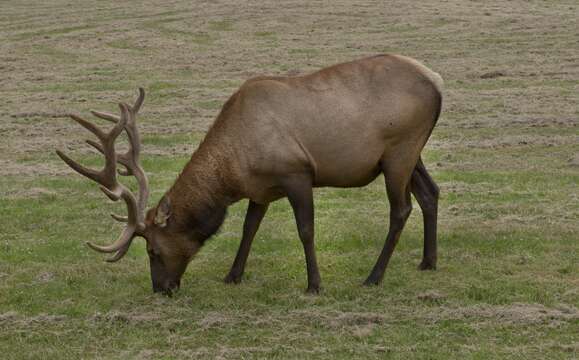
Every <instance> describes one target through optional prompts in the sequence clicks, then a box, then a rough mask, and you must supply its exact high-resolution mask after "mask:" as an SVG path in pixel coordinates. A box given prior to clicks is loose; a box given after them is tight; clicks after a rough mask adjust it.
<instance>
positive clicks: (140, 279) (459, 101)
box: [0, 0, 579, 359]
mask: <svg viewBox="0 0 579 360" xmlns="http://www.w3.org/2000/svg"><path fill="white" fill-rule="evenodd" d="M531 3H532V4H531V5H532V6H531V9H530V10H529V11H526V10H525V11H523V10H522V9H528V8H529V5H530V3H528V2H525V1H518V0H517V1H515V2H514V3H513V4H509V5H508V6H506V5H504V4H503V3H502V2H499V1H491V3H490V4H489V5H488V9H486V8H485V9H482V10H481V9H479V8H478V7H477V6H474V5H473V4H471V3H469V2H463V1H451V2H450V3H440V2H436V1H426V2H423V3H421V7H417V8H414V7H413V8H412V9H410V8H409V7H408V4H407V3H406V2H402V1H398V2H394V3H393V4H392V6H390V7H389V8H388V9H387V11H384V8H383V6H382V5H381V4H378V3H376V4H369V3H368V4H360V3H357V2H353V1H352V2H347V1H346V2H336V3H335V5H334V7H335V8H332V9H331V10H328V11H326V10H324V11H322V9H321V8H318V9H316V8H315V7H314V5H312V4H309V3H308V2H305V1H302V2H298V3H293V2H291V3H281V2H274V1H265V2H263V1H260V2H252V1H249V2H247V3H244V5H243V6H241V5H236V4H225V3H224V4H218V3H215V4H213V3H211V4H210V3H206V2H190V1H176V2H172V3H171V9H165V8H160V7H159V6H154V5H151V4H143V5H142V6H133V5H131V4H129V3H126V4H125V3H123V2H118V1H117V2H112V1H99V2H95V3H88V2H78V3H76V2H73V3H71V2H67V1H63V0H55V1H52V2H50V3H46V4H44V5H42V6H40V5H38V4H32V3H29V2H18V1H8V2H5V4H3V12H2V14H1V15H0V17H1V18H2V21H3V24H2V27H1V28H0V32H2V35H3V39H6V41H4V42H2V44H0V46H2V50H3V51H1V52H0V58H1V61H0V71H2V73H3V74H6V76H5V77H4V79H2V86H0V96H1V97H2V102H0V135H1V136H2V141H0V175H1V176H0V229H1V230H0V354H2V355H1V356H0V357H1V358H3V359H4V358H6V359H47V358H49V359H77V358H106V359H109V358H110V359H117V358H119V359H120V358H123V359H125V358H144V359H157V358H161V359H181V358H221V359H223V358H225V359H237V358H243V359H246V358H249V359H253V358H259V359H265V358H267V359H297V358H299V359H302V358H307V359H310V358H311V359H328V358H331V359H352V358H376V359H573V358H577V357H578V356H579V342H578V339H579V309H578V308H579V282H578V277H577V274H579V242H578V240H579V238H578V236H577V234H578V233H579V202H578V201H577V194H578V193H577V184H578V183H579V171H578V169H579V168H578V167H577V161H579V159H578V158H577V154H579V145H578V144H579V141H578V134H579V119H578V115H579V111H578V110H577V107H576V106H574V104H577V103H578V102H579V93H577V91H576V89H577V86H578V85H579V82H578V81H577V78H578V75H579V73H578V72H577V67H576V62H577V56H576V53H577V43H576V39H575V37H574V35H576V31H575V28H574V27H573V25H574V24H575V22H574V20H575V17H574V14H576V13H577V4H576V2H574V1H570V0H558V1H552V2H548V3H545V2H531ZM475 5H476V4H475ZM258 9H259V11H258ZM411 10H412V11H411ZM487 13H488V14H487ZM72 18H74V20H75V21H74V23H72V24H69V23H68V22H69V21H70V19H72ZM553 19H557V21H556V22H554V21H553ZM63 24H64V25H63ZM87 24H88V25H87ZM384 49H387V50H389V51H395V52H402V53H404V54H406V55H409V56H413V57H416V58H417V59H420V60H422V61H424V62H425V63H426V64H427V65H428V66H429V67H431V68H432V69H434V70H436V71H437V72H440V73H441V74H442V75H443V77H444V78H445V83H446V92H445V101H444V109H443V113H442V118H441V119H440V121H439V124H438V126H437V128H436V129H435V130H434V132H433V135H432V138H431V140H430V141H429V143H428V144H427V146H426V149H425V151H424V152H423V158H424V161H425V163H426V166H427V168H429V169H430V172H431V174H432V176H433V177H434V179H435V180H436V181H437V182H438V184H439V185H440V188H441V198H440V212H439V264H438V265H439V268H438V270H437V271H429V272H419V271H417V270H416V267H417V265H418V263H419V262H420V259H421V255H422V236H423V233H422V216H421V213H420V209H419V207H418V205H417V204H416V203H415V204H414V210H413V212H412V214H411V216H410V219H409V220H408V223H407V225H406V228H405V230H404V232H403V235H402V237H401V240H400V242H399V244H398V246H397V248H396V251H395V253H394V256H393V258H392V260H391V263H390V264H389V267H388V269H387V272H386V277H385V279H384V282H383V284H381V285H380V286H378V287H372V288H367V287H363V286H362V285H361V283H362V281H363V280H364V279H365V278H366V276H367V275H368V273H369V271H370V269H371V268H372V266H373V264H374V262H375V261H376V258H377V256H378V254H379V252H380V250H381V248H382V246H383V242H384V239H385V236H386V232H387V228H388V215H389V208H388V203H387V200H386V196H385V191H384V185H383V179H382V177H379V178H378V179H376V181H375V182H373V183H371V184H370V185H369V186H367V187H365V188H362V189H329V188H324V189H316V191H315V206H316V224H315V226H316V249H317V255H318V262H319V265H320V270H321V276H322V284H323V290H322V293H321V294H320V295H319V296H308V295H305V294H304V289H305V287H306V272H305V261H304V254H303V250H302V246H301V243H300V241H299V239H298V237H297V231H296V225H295V221H294V219H293V215H292V211H291V209H290V207H289V205H288V202H287V200H280V201H278V202H276V203H274V204H272V205H271V207H270V209H269V211H268V213H267V215H266V217H265V219H264V221H263V224H262V226H261V228H260V230H259V232H258V234H257V237H256V239H255V242H254V244H253V248H252V252H251V254H250V257H249V260H248V265H247V268H246V273H245V276H244V279H243V282H242V283H241V284H240V285H238V286H231V285H226V284H224V283H223V282H222V278H223V277H224V276H225V275H226V273H227V272H228V270H229V267H230V266H231V263H232V261H233V258H234V256H235V253H236V250H237V247H238V245H239V239H240V233H241V228H242V224H243V219H244V211H245V208H246V201H241V202H239V203H237V204H235V205H233V206H232V207H231V208H230V209H229V212H228V217H227V220H226V222H225V224H224V225H223V227H222V229H221V230H220V232H219V233H218V234H217V235H216V236H215V237H214V238H213V239H211V240H209V241H208V242H207V245H206V246H205V247H204V249H202V251H201V252H200V253H199V254H198V256H197V257H196V258H195V259H194V260H193V261H192V263H191V264H190V266H189V268H188V270H187V272H186V274H185V275H184V278H183V281H182V288H181V290H180V291H179V292H178V293H177V294H176V295H175V296H174V297H173V298H170V299H169V298H164V297H162V296H157V295H154V294H152V291H151V285H150V277H149V268H148V259H147V255H146V251H145V244H144V240H143V239H136V240H135V243H134V244H133V246H132V247H131V249H130V251H129V253H128V254H127V256H126V257H125V258H124V259H123V260H122V261H120V262H118V263H115V264H108V263H105V262H104V259H105V256H103V255H101V254H98V253H95V252H94V251H92V250H90V249H89V248H88V247H87V246H86V245H85V242H86V241H92V242H95V243H99V244H105V243H109V242H112V241H113V240H114V239H115V237H116V236H118V234H119V231H120V230H121V227H120V225H118V224H116V223H114V222H113V221H112V219H111V218H110V217H109V213H110V212H115V213H122V212H124V211H125V209H124V207H123V205H122V204H118V203H111V202H110V201H108V200H107V199H106V197H105V196H103V194H102V193H101V192H100V191H99V190H98V189H97V186H96V185H94V184H93V183H91V182H90V181H88V180H86V179H84V178H82V177H81V176H79V175H76V174H72V173H70V172H67V170H66V166H65V165H64V164H63V163H62V162H61V161H60V159H58V157H57V156H56V155H55V154H54V152H53V149H54V148H55V147H60V148H64V149H65V150H66V151H67V153H70V155H71V157H73V158H74V159H77V160H78V161H80V162H82V163H83V164H86V165H87V166H93V167H98V166H101V165H102V159H100V157H99V156H98V154H96V153H89V152H87V151H80V149H81V148H83V147H82V146H81V145H80V144H81V141H82V140H83V139H85V138H86V137H87V134H85V133H84V132H83V129H82V128H81V127H79V126H76V125H75V124H73V123H71V122H70V121H69V120H67V119H64V118H62V115H63V114H65V113H68V112H73V113H79V114H83V115H86V118H87V119H88V118H90V116H89V114H88V113H87V111H88V109H92V108H95V109H100V110H105V111H107V110H108V111H109V112H114V111H116V110H117V108H116V105H115V104H116V103H117V102H119V101H129V102H130V101H131V99H132V98H133V97H134V96H135V91H136V88H137V87H138V86H144V87H145V88H146V90H147V99H146V100H145V104H144V107H143V110H142V111H141V113H142V114H140V117H139V122H140V125H141V129H142V130H141V131H142V140H143V151H144V154H143V158H142V162H143V166H144V168H145V170H146V172H147V174H148V176H149V180H150V185H151V189H152V193H151V199H150V205H153V204H154V203H155V202H156V201H158V200H159V199H160V197H161V196H162V195H163V192H164V191H165V190H166V189H167V188H168V187H169V186H170V185H171V184H172V182H173V181H174V179H175V177H176V176H177V174H179V172H180V170H181V169H182V168H183V166H184V165H185V164H186V163H187V161H188V159H189V157H190V154H189V153H188V149H191V150H193V149H195V148H196V146H197V144H198V143H199V142H200V141H201V140H202V139H203V137H204V134H205V132H206V130H207V129H208V127H209V126H210V124H211V122H212V119H213V118H214V117H215V116H216V114H217V113H218V111H219V109H220V107H221V106H222V104H223V102H224V101H225V100H226V99H227V98H228V96H229V95H230V94H231V93H233V92H234V91H235V89H236V88H237V87H238V86H239V85H240V84H241V83H243V81H245V80H246V79H248V78H250V77H253V76H256V75H258V74H271V75H280V74H285V73H287V72H288V71H291V72H295V71H298V72H301V73H307V72H308V71H311V70H314V69H317V68H319V67H320V66H323V65H330V64H332V63H335V62H339V61H348V60H352V59H355V58H358V57H362V56H366V55H368V54H374V53H376V52H380V51H382V50H384ZM491 71H501V72H503V73H505V76H503V77H498V78H493V79H481V78H480V76H481V75H483V74H485V73H488V72H491ZM100 124H102V123H100ZM127 184H128V185H129V186H131V187H134V186H135V182H134V181H133V180H127Z"/></svg>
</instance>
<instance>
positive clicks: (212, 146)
mask: <svg viewBox="0 0 579 360" xmlns="http://www.w3.org/2000/svg"><path fill="white" fill-rule="evenodd" d="M442 83H443V81H442V78H441V77H440V75H438V74H437V73H435V72H433V71H431V70H429V69H428V68H427V67H425V66H424V65H422V64H421V63H419V62H418V61H416V60H414V59H411V58H408V57H404V56H400V55H391V54H385V55H377V56H373V57H368V58H364V59H361V60H357V61H353V62H347V63H342V64H338V65H334V66H331V67H328V68H325V69H322V70H320V71H317V72H314V73H312V74H309V75H305V76H295V77H257V78H253V79H250V80H248V81H246V82H245V83H244V84H243V85H242V86H241V87H240V88H239V90H237V92H235V93H234V94H233V95H232V96H231V97H230V98H229V100H227V102H226V103H225V105H224V106H223V108H222V109H221V111H220V113H219V115H218V116H217V119H216V120H215V122H214V124H213V126H212V127H211V129H210V130H209V131H208V133H207V135H206V136H205V139H204V140H203V141H202V142H201V144H200V145H199V147H198V148H197V150H196V151H195V152H194V153H193V155H192V156H191V159H190V161H189V162H188V163H187V165H186V166H185V167H184V169H183V170H182V172H181V174H180V175H179V176H178V178H177V180H176V181H175V183H174V184H173V186H172V187H171V188H170V189H169V190H168V191H167V192H166V193H165V194H164V196H163V197H162V198H161V200H160V201H159V203H158V204H157V206H155V207H154V208H152V209H150V210H148V211H146V212H145V207H146V204H147V197H148V193H149V189H148V183H147V177H146V176H145V173H144V171H143V169H142V167H141V165H140V162H139V155H140V137H139V132H138V130H137V125H136V116H137V113H138V111H139V109H140V108H141V105H142V104H143V99H144V96H145V93H144V90H143V89H142V88H141V89H139V96H138V99H137V100H136V102H135V104H134V105H132V106H129V105H127V104H123V103H122V104H119V107H120V116H118V115H112V114H108V113H102V112H97V111H91V112H92V114H93V115H95V116H97V117H99V118H102V119H105V120H109V121H111V122H113V123H114V126H113V127H112V129H111V130H110V131H108V132H104V131H103V130H101V129H99V128H98V127H96V126H95V125H93V124H92V123H90V122H88V121H86V120H83V119H82V118H80V117H78V116H75V115H71V118H72V119H73V120H75V121H76V122H78V123H79V124H80V125H82V126H83V127H84V128H86V129H87V130H89V131H90V132H92V133H93V134H94V135H96V137H97V138H98V139H99V140H100V142H99V143H97V142H94V141H91V140H87V142H88V144H90V145H91V146H93V147H94V148H95V149H97V150H98V151H99V152H101V153H102V154H103V155H104V158H105V165H104V169H102V170H101V171H95V170H92V169H88V168H85V167H84V166H82V165H79V164H78V163H76V162H74V161H73V160H71V159H70V158H69V157H67V156H66V155H64V154H63V153H62V152H61V151H57V154H58V155H59V156H60V158H62V160H64V162H66V163H67V164H68V165H69V166H70V167H71V168H73V169H74V170H75V171H77V172H79V173H80V174H82V175H84V176H86V177H88V178H90V179H92V180H94V181H96V182H97V183H99V184H100V185H101V186H100V188H101V190H102V191H103V192H104V193H105V194H106V195H107V196H108V197H109V198H110V199H112V200H114V201H117V200H119V199H123V201H124V202H125V203H126V205H127V208H128V216H126V217H121V216H118V215H113V217H114V218H115V219H116V220H118V221H122V222H125V223H126V227H125V229H124V230H123V232H122V234H121V235H120V237H119V238H118V239H117V240H116V241H115V242H114V243H113V244H111V245H108V246H100V245H95V244H91V243H88V245H89V246H90V247H91V248H93V249H94V250H97V251H100V252H104V253H112V254H114V255H113V256H112V258H110V259H108V261H117V260H119V259H121V258H122V257H123V256H124V255H125V254H126V253H127V250H128V249H129V246H130V245H131V242H132V240H133V239H134V238H135V237H136V236H140V237H143V238H145V239H146V242H147V252H148V255H149V260H150V267H151V278H152V283H153V290H154V291H155V292H164V293H165V294H168V295H170V294H171V292H172V291H173V290H175V289H176V288H178V287H179V286H180V281H181V277H182V275H183V273H184V272H185V269H186V267H187V265H188V263H189V261H190V260H191V259H192V257H193V256H194V255H195V254H196V253H197V252H198V251H199V249H200V248H201V247H202V245H203V243H204V242H205V241H206V240H207V239H208V238H209V237H210V236H212V235H213V234H214V233H215V232H216V231H217V230H218V228H219V227H220V226H221V224H222V223H223V221H224V218H225V214H226V209H227V207H228V206H229V205H231V204H232V203H234V202H237V201H239V200H241V199H244V198H248V199H249V205H248V208H247V214H246V217H245V222H244V225H243V235H242V239H241V244H240V246H239V250H238V251H237V255H236V257H235V260H234V262H233V266H232V267H231V270H230V272H229V274H228V275H227V276H226V277H225V282H227V283H239V282H240V280H241V276H242V274H243V271H244V268H245V263H246V260H247V256H248V254H249V250H250V247H251V243H252V240H253V238H254V236H255V234H256V232H257V229H258V227H259V225H260V223H261V220H262V219H263V217H264V215H265V213H266V211H267V208H268V205H269V203H270V202H272V201H275V200H277V199H280V198H283V197H287V198H288V199H289V202H290V204H291V207H292V209H293V213H294V215H295V220H296V222H297V227H298V233H299V237H300V240H301V241H302V244H303V247H304V251H305V259H306V265H307V266H306V268H307V276H308V287H307V291H308V292H312V293H317V292H318V291H319V289H320V274H319V271H318V265H317V262H316V254H315V249H314V202H313V195H312V192H313V190H312V189H313V188H314V187H323V186H331V187H360V186H365V185H367V184H368V183H370V182H371V181H373V180H374V179H375V178H376V177H377V176H378V175H379V174H381V173H382V174H384V178H385V183H386V192H387V195H388V200H389V202H390V224H389V230H388V235H387V237H386V241H385V244H384V248H383V249H382V252H381V254H380V256H379V257H378V261H377V262H376V264H375V265H374V268H373V269H372V271H371V273H370V275H369V276H368V278H367V279H366V281H365V284H366V285H375V284H378V283H379V282H380V281H381V280H382V278H383V276H384V271H385V269H386V266H387V264H388V261H389V259H390V257H391V255H392V253H393V251H394V248H395V246H396V243H397V242H398V238H399V237H400V233H401V231H402V229H403V227H404V224H405V222H406V220H407V218H408V216H409V215H410V211H411V209H412V205H411V200H410V193H412V194H414V196H415V198H416V199H417V201H418V204H419V205H420V207H421V209H422V212H423V220H424V253H423V259H422V262H421V263H420V265H419V269H422V270H425V269H435V267H436V259H437V256H436V223H437V208H438V205H437V201H438V187H437V186H436V184H435V182H434V181H433V180H432V178H431V177H430V175H429V174H428V172H427V171H426V169H425V167H424V165H423V163H422V160H421V157H420V154H421V151H422V149H423V147H424V146H425V144H426V142H427V140H428V138H429V136H430V134H431V132H432V130H433V128H434V126H435V124H436V121H437V119H438V117H439V114H440V110H441V104H442V96H441V89H442ZM123 131H125V132H126V134H127V138H128V140H129V144H130V146H129V149H128V151H127V152H126V153H121V154H119V153H117V151H116V150H115V140H116V139H117V138H118V136H119V135H120V134H121V133H122V132H123ZM119 164H120V165H121V166H122V167H123V168H118V165H119ZM117 173H118V174H120V175H123V176H134V177H135V178H136V179H137V183H138V193H137V196H135V195H134V194H133V193H132V192H131V191H130V190H129V188H127V187H125V186H124V185H122V184H121V183H120V182H119V181H118V179H117Z"/></svg>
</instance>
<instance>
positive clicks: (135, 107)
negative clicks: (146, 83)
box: [132, 87, 145, 114]
mask: <svg viewBox="0 0 579 360" xmlns="http://www.w3.org/2000/svg"><path fill="white" fill-rule="evenodd" d="M143 101H145V89H143V88H142V87H140V88H139V97H137V100H135V103H134V104H133V107H132V111H133V114H136V113H138V112H139V110H141V105H143Z"/></svg>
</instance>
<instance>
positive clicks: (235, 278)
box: [223, 273, 241, 284]
mask: <svg viewBox="0 0 579 360" xmlns="http://www.w3.org/2000/svg"><path fill="white" fill-rule="evenodd" d="M223 282H225V283H226V284H239V283H240V282H241V275H234V274H231V273H229V274H227V276H226V277H225V278H224V279H223Z"/></svg>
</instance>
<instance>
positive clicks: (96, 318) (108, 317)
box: [88, 311, 162, 324]
mask: <svg viewBox="0 0 579 360" xmlns="http://www.w3.org/2000/svg"><path fill="white" fill-rule="evenodd" d="M161 319H162V315H161V314H157V313H154V312H147V313H142V314H132V313H126V312H120V311H110V312H106V313H100V312H97V313H95V314H93V315H92V316H90V317H89V318H88V321H89V322H93V323H102V322H105V323H126V324H138V323H148V322H151V321H158V320H161Z"/></svg>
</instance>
